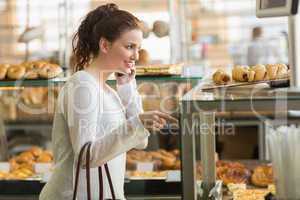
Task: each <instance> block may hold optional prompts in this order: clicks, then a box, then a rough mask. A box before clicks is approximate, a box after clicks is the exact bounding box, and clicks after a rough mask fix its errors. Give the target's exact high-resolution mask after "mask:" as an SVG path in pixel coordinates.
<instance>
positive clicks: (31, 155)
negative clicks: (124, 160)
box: [0, 146, 53, 180]
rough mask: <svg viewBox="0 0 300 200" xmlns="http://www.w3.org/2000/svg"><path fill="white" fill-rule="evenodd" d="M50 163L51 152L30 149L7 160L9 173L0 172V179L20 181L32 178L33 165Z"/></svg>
mask: <svg viewBox="0 0 300 200" xmlns="http://www.w3.org/2000/svg"><path fill="white" fill-rule="evenodd" d="M52 161H53V155H52V153H51V152H49V151H47V150H42V149H41V148H39V147H36V146H34V147H31V148H30V149H28V150H27V151H24V152H22V153H21V154H19V155H17V156H15V157H12V158H11V159H10V160H9V164H10V171H9V172H0V179H5V180H22V179H26V178H29V177H32V176H34V175H35V170H34V164H35V163H50V162H52Z"/></svg>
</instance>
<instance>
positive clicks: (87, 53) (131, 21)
mask: <svg viewBox="0 0 300 200" xmlns="http://www.w3.org/2000/svg"><path fill="white" fill-rule="evenodd" d="M134 29H141V23H140V20H139V19H138V18H136V17H135V16H134V15H132V14H131V13H129V12H127V11H125V10H120V9H119V8H118V6H117V5H116V4H113V3H109V4H105V5H102V6H99V7H98V8H96V9H94V10H92V11H91V12H89V13H88V14H87V15H86V17H85V18H84V19H83V21H82V22H81V24H80V26H79V28H78V30H77V32H76V33H75V35H74V37H73V39H72V48H73V55H74V71H79V70H82V69H84V68H85V67H86V66H87V65H88V64H89V63H90V61H91V60H92V59H93V58H94V57H96V56H97V55H98V54H99V40H100V38H105V39H107V40H108V41H109V42H114V41H115V40H116V39H118V38H119V37H120V36H121V34H122V33H123V32H125V31H129V30H134Z"/></svg>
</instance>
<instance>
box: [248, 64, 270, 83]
mask: <svg viewBox="0 0 300 200" xmlns="http://www.w3.org/2000/svg"><path fill="white" fill-rule="evenodd" d="M266 74H267V70H266V67H265V66H264V65H255V66H253V67H251V68H250V69H249V74H248V81H249V82H251V81H263V80H264V79H265V77H266Z"/></svg>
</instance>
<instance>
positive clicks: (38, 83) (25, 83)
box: [0, 77, 67, 88]
mask: <svg viewBox="0 0 300 200" xmlns="http://www.w3.org/2000/svg"><path fill="white" fill-rule="evenodd" d="M66 80H67V78H66V77H63V78H53V79H43V80H41V79H40V80H17V81H14V80H1V81H0V87H2V88H3V87H8V88H11V87H12V88H19V87H43V86H48V85H51V86H52V85H59V84H63V83H65V82H66Z"/></svg>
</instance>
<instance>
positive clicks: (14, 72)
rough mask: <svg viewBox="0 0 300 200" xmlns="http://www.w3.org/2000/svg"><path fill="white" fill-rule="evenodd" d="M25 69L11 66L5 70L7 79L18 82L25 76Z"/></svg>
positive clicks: (19, 66)
mask: <svg viewBox="0 0 300 200" xmlns="http://www.w3.org/2000/svg"><path fill="white" fill-rule="evenodd" d="M25 72H26V69H25V67H24V66H21V65H11V66H10V67H9V68H8V70H7V77H8V78H9V79H13V80H18V79H21V78H23V76H24V75H25Z"/></svg>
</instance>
